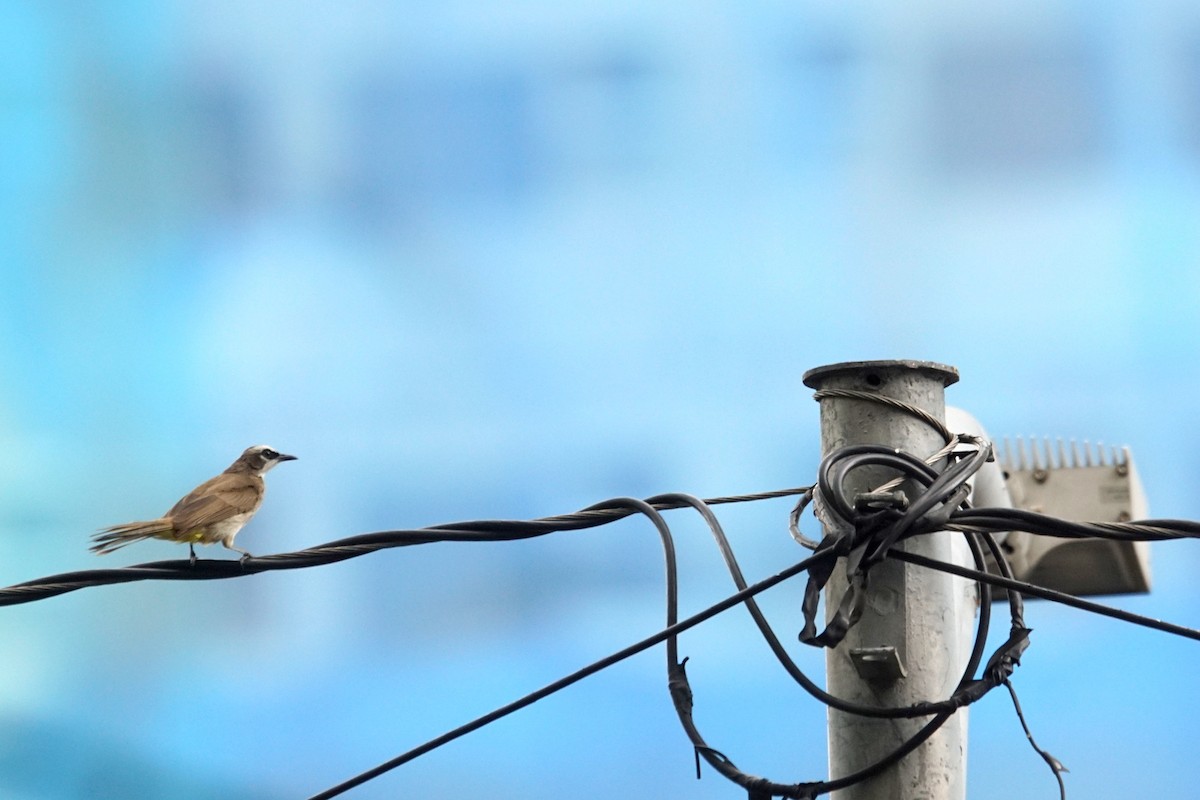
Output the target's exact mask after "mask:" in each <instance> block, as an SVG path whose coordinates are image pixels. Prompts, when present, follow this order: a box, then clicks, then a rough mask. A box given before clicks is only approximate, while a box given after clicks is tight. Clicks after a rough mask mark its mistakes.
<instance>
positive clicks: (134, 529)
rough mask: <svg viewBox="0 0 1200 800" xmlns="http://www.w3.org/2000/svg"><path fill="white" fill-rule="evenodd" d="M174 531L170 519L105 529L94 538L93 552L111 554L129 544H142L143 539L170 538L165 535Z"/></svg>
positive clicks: (125, 524)
mask: <svg viewBox="0 0 1200 800" xmlns="http://www.w3.org/2000/svg"><path fill="white" fill-rule="evenodd" d="M173 530H174V527H173V526H172V525H171V521H170V520H169V519H166V518H165V517H164V518H160V519H150V520H146V521H144V522H124V523H121V524H120V525H113V526H112V527H111V528H104V529H103V530H101V531H99V532H98V533H96V534H95V535H93V536H92V541H93V542H95V544H93V545H92V547H91V550H92V552H93V553H96V554H97V555H104V554H105V553H111V552H112V551H114V550H116V549H117V548H119V547H124V546H125V545H127V544H133V543H134V542H140V541H141V540H142V539H156V538H170V537H169V536H167V537H164V536H163V534H164V533H165V534H169V533H171V532H172V531H173Z"/></svg>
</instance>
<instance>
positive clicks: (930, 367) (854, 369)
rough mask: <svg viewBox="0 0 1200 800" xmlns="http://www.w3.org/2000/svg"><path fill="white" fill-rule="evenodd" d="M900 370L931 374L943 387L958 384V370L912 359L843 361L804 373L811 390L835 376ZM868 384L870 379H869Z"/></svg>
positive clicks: (805, 382)
mask: <svg viewBox="0 0 1200 800" xmlns="http://www.w3.org/2000/svg"><path fill="white" fill-rule="evenodd" d="M899 370H916V371H918V372H925V373H930V374H931V375H933V376H935V377H938V378H940V379H941V381H942V385H943V386H949V385H951V384H953V383H958V370H957V369H955V368H954V367H951V366H949V365H948V364H939V363H937V362H936V361H914V360H911V359H897V360H890V361H886V360H885V361H842V362H839V363H837V364H826V365H824V366H821V367H813V368H812V369H810V370H808V371H807V372H805V373H804V378H803V380H804V385H805V386H807V387H808V388H810V389H820V388H821V386H822V385H823V384H824V383H825V381H826V379H828V378H830V377H832V376H834V375H844V374H846V373H863V374H864V375H867V376H869V375H870V374H871V373H872V372H895V371H899ZM868 382H870V381H869V378H868Z"/></svg>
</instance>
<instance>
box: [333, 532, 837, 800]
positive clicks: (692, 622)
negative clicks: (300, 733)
mask: <svg viewBox="0 0 1200 800" xmlns="http://www.w3.org/2000/svg"><path fill="white" fill-rule="evenodd" d="M814 560H816V557H814V556H809V557H808V558H806V559H804V560H803V561H800V562H798V563H796V564H793V565H792V566H790V567H788V568H787V569H784V570H782V571H780V572H777V573H776V574H774V575H772V576H770V577H768V578H764V579H763V580H761V581H758V582H757V583H754V584H752V585H750V586H747V587H746V588H745V589H743V590H741V591H739V592H737V593H735V594H732V595H730V596H729V597H726V598H725V599H724V600H721V601H720V602H718V603H714V604H713V605H711V606H709V607H708V608H706V609H704V610H703V611H699V612H697V613H695V614H692V615H691V616H689V617H686V618H685V619H682V620H679V621H678V622H676V623H675V624H673V625H671V626H670V627H667V628H664V629H663V630H660V631H658V632H657V633H655V634H653V635H651V636H647V637H646V638H644V639H642V640H641V641H639V642H635V643H634V644H631V645H629V646H628V647H625V648H622V649H621V650H618V651H617V652H615V653H613V654H611V655H609V656H605V657H604V658H602V659H600V660H599V661H596V662H594V663H592V664H589V665H588V666H586V667H583V668H582V669H579V670H576V671H575V672H573V673H571V674H570V675H567V676H565V677H563V678H560V679H558V680H556V681H554V682H553V683H549V684H547V685H546V686H544V687H542V688H541V689H538V690H537V691H535V692H531V693H529V694H527V695H525V696H524V697H522V698H520V699H518V700H515V701H513V702H512V703H509V704H507V705H504V706H501V707H500V708H498V709H496V710H494V711H491V712H489V713H487V714H485V715H483V716H481V717H478V718H476V719H474V720H472V721H471V722H468V723H466V724H465V725H462V726H460V727H458V728H455V729H454V730H452V731H449V732H447V733H444V734H442V735H441V736H438V737H436V738H434V739H431V740H429V741H428V742H425V743H424V744H422V745H420V746H418V747H415V748H413V749H412V750H409V751H407V752H405V753H402V754H400V755H399V756H396V757H395V758H393V759H391V760H389V761H385V762H384V763H382V764H380V765H379V766H377V767H373V768H371V769H369V770H367V771H366V772H363V773H361V774H359V775H356V776H355V777H353V778H350V779H349V780H346V781H344V782H342V783H339V784H338V785H337V786H334V787H332V788H330V789H326V790H325V791H323V792H319V793H317V794H315V795H313V796H312V797H311V798H310V799H309V800H328V798H331V797H336V796H338V795H340V794H342V793H344V792H347V791H349V790H350V789H353V788H354V787H356V786H359V785H361V784H363V783H366V782H367V781H369V780H371V779H372V778H376V777H378V776H380V775H382V774H384V773H385V772H388V771H389V770H392V769H395V768H396V767H398V766H400V765H402V764H406V763H408V762H409V761H412V760H413V759H415V758H417V757H419V756H422V755H424V754H425V753H428V752H430V751H432V750H435V749H437V748H438V747H440V746H442V745H444V744H447V743H449V742H451V741H454V740H455V739H458V738H460V737H462V736H464V735H466V734H468V733H470V732H472V731H475V730H478V729H479V728H482V727H483V726H485V725H487V724H489V723H491V722H495V721H496V720H498V719H501V718H502V717H506V716H508V715H509V714H511V713H513V712H514V711H519V710H520V709H522V708H525V707H527V706H530V705H532V704H533V703H536V702H537V701H538V700H542V699H544V698H546V697H549V696H550V695H552V694H554V693H555V692H558V691H560V690H562V689H565V688H567V687H568V686H571V685H572V684H575V683H578V682H579V681H581V680H583V679H584V678H587V677H589V676H591V675H594V674H596V673H597V672H600V671H601V670H604V669H607V668H608V667H611V666H613V665H614V664H617V663H619V662H621V661H624V660H625V659H627V658H629V657H631V656H634V655H637V654H638V653H640V652H642V651H644V650H648V649H650V648H651V647H653V646H655V645H656V644H660V643H662V642H664V641H669V640H670V639H671V638H672V637H674V636H677V635H678V634H680V633H682V632H684V631H686V630H688V629H690V628H694V627H696V626H697V625H699V624H701V623H702V622H706V621H708V620H709V619H711V618H712V617H715V616H716V615H717V614H720V613H722V612H724V611H728V610H729V609H731V608H733V607H735V606H738V605H740V604H741V603H743V602H745V600H746V598H749V597H754V596H755V595H757V594H760V593H762V592H765V591H766V590H767V589H770V588H772V587H774V586H777V585H779V584H780V583H783V582H784V581H786V580H788V579H789V578H794V577H796V576H797V575H801V574H803V573H804V572H805V571H806V570H807V569H808V568H809V567H810V566H811V565H812V562H813V561H814Z"/></svg>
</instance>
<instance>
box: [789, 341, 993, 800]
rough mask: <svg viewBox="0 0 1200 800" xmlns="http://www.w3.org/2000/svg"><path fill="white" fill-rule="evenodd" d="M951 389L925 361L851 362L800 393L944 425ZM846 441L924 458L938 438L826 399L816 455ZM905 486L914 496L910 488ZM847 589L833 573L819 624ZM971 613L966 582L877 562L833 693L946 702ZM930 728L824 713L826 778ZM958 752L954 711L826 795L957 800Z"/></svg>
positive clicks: (878, 473)
mask: <svg viewBox="0 0 1200 800" xmlns="http://www.w3.org/2000/svg"><path fill="white" fill-rule="evenodd" d="M957 380H958V371H957V370H955V369H954V368H953V367H948V366H945V365H942V364H934V363H930V362H924V361H861V362H847V363H842V364H831V365H828V366H824V367H817V368H815V369H811V370H809V371H808V372H806V373H805V374H804V383H805V385H807V386H809V387H811V388H813V389H817V390H830V389H833V390H837V389H843V390H845V389H850V390H855V391H859V392H869V393H872V394H878V395H882V396H886V397H890V398H893V399H895V400H900V401H903V402H905V403H908V404H911V405H914V406H917V407H919V408H921V409H924V410H925V411H927V412H929V413H930V414H932V415H933V416H934V417H936V418H937V419H939V420H944V419H945V411H946V407H945V388H946V387H947V386H949V385H950V384H952V383H954V382H955V381H957ZM851 444H879V445H886V446H888V447H895V448H898V449H901V450H905V451H907V452H910V453H912V454H914V455H916V456H918V457H920V458H926V457H927V456H929V455H931V454H933V453H934V452H936V451H937V450H939V449H940V448H941V447H942V446H943V445H944V444H945V441H944V440H943V439H942V436H941V435H940V434H939V433H938V432H937V431H936V430H934V429H933V428H932V427H930V425H929V423H928V422H925V421H922V420H921V419H919V418H917V417H916V416H914V415H913V414H911V413H910V412H906V411H904V410H903V409H902V408H895V407H892V406H888V405H884V404H881V403H878V402H873V401H870V400H866V399H856V398H850V397H845V396H832V397H826V398H824V399H823V400H822V401H821V452H822V453H823V454H827V453H829V452H831V451H833V450H836V449H838V448H840V447H843V446H845V445H851ZM893 476H894V474H893V473H890V472H889V471H888V470H886V469H881V468H863V469H860V470H856V471H854V472H852V473H850V474H849V476H848V478H847V483H848V486H849V487H850V489H851V491H866V490H868V489H872V488H874V487H876V486H878V485H880V484H881V483H883V482H884V481H886V480H888V479H890V478H891V477H893ZM901 488H902V490H904V491H905V492H906V493H907V494H909V497H910V498H911V497H912V496H913V495H912V493H911V490H912V488H913V487H912V486H911V485H910V484H908V483H906V484H904V485H902V487H901ZM956 537H957V538H956ZM902 546H903V548H904V549H905V550H908V551H910V552H915V553H920V554H922V555H925V556H929V557H931V558H937V559H940V560H945V561H954V562H956V563H960V564H966V563H967V560H968V559H967V556H966V547H965V545H963V544H962V542H961V537H959V536H958V535H956V534H954V535H952V534H951V533H949V532H945V531H943V532H939V533H933V534H929V535H924V536H919V537H915V538H913V539H910V540H908V541H906V542H904V544H903V545H902ZM845 588H846V574H845V568H844V564H839V565H838V568H837V570H836V571H835V572H834V575H833V578H832V580H831V581H830V583H829V585H828V589H827V594H826V601H827V603H826V605H827V615H828V612H829V608H830V607H831V606H833V607H835V606H836V603H837V602H838V601H839V600H840V598H841V596H842V593H843V592H844V591H845ZM830 598H832V602H830ZM976 604H977V601H976V600H975V587H974V585H973V584H971V583H969V582H967V581H965V580H964V579H962V578H954V577H952V576H949V575H946V574H945V573H942V572H936V571H933V570H929V569H923V568H921V567H916V566H912V565H908V564H904V563H902V562H900V561H896V560H890V559H889V560H885V561H884V562H882V563H880V564H878V565H876V566H875V567H874V568H872V570H871V573H870V582H869V586H868V590H867V596H866V604H865V608H864V611H863V615H862V618H861V619H860V620H859V622H858V623H857V624H856V625H855V626H854V627H853V628H851V629H850V632H849V634H848V635H847V636H846V638H845V639H844V640H843V641H842V642H841V643H840V644H838V646H837V647H835V648H832V649H829V650H827V651H826V674H827V686H828V689H829V691H830V692H832V693H833V694H835V695H837V696H839V697H843V698H845V699H847V700H852V701H854V702H857V703H862V704H866V705H872V706H878V707H901V706H908V705H911V704H913V703H916V702H919V701H923V700H941V699H945V698H946V697H949V696H950V694H952V693H953V691H954V689H955V687H956V684H957V683H958V680H959V678H960V677H961V673H962V670H963V669H964V667H965V665H966V661H967V657H968V655H969V651H970V645H971V630H972V627H973V620H974V613H975V609H976ZM888 648H893V649H894V650H888ZM892 652H894V654H895V655H896V656H898V660H899V663H898V664H896V665H889V663H887V662H888V658H885V657H884V656H885V655H886V656H889V657H890V655H891V653H892ZM864 675H865V676H867V677H863V676H864ZM927 721H928V718H924V717H922V718H917V719H911V720H905V719H898V720H891V719H874V718H869V717H861V716H857V715H853V714H847V713H844V712H841V711H836V710H834V709H830V710H829V769H830V776H831V777H833V778H839V777H842V776H845V775H848V774H851V773H853V772H856V771H858V770H860V769H863V768H864V767H868V766H870V765H871V764H873V763H875V762H876V761H878V760H879V759H881V758H883V757H884V756H886V755H888V754H889V753H890V752H892V751H893V750H895V749H896V748H897V747H898V746H899V745H901V744H902V743H903V742H904V741H905V740H906V739H907V738H909V737H910V736H911V735H912V734H913V733H914V732H915V731H916V730H917V729H919V728H920V727H921V726H922V725H923V724H924V723H925V722H927ZM966 750H967V712H966V709H962V710H960V711H958V712H957V713H956V714H955V715H954V716H953V717H952V718H951V719H949V720H948V721H947V722H946V723H945V725H943V726H942V728H941V729H940V730H939V731H938V732H937V733H936V734H934V735H933V737H932V738H930V739H929V740H928V741H926V742H925V743H924V744H922V745H921V746H920V747H919V748H917V749H916V750H915V751H914V752H912V753H910V754H909V755H908V756H907V757H905V758H904V759H903V760H902V761H900V762H899V763H898V764H895V765H893V766H891V767H890V768H888V769H887V770H885V771H884V772H883V773H881V774H880V775H878V776H876V777H874V778H871V779H869V780H867V781H864V782H862V783H859V784H856V785H854V786H852V787H849V788H846V789H843V790H841V791H837V792H834V793H833V795H832V797H833V798H834V800H963V798H965V797H966Z"/></svg>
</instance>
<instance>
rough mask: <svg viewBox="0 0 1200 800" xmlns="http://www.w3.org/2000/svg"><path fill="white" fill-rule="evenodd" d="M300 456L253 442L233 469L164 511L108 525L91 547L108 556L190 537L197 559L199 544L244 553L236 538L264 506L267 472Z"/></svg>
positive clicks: (190, 543) (189, 547) (94, 537)
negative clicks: (138, 545) (159, 541)
mask: <svg viewBox="0 0 1200 800" xmlns="http://www.w3.org/2000/svg"><path fill="white" fill-rule="evenodd" d="M295 459H296V457H295V456H289V455H284V454H283V453H280V452H278V451H276V450H272V449H271V448H270V447H267V446H266V445H265V444H258V445H255V446H254V447H249V448H247V449H246V452H244V453H242V454H241V456H239V457H238V460H237V461H234V462H233V463H232V464H230V465H229V469H227V470H225V471H224V472H222V473H221V474H220V475H218V476H217V477H215V478H210V479H209V480H206V481H205V482H204V483H202V484H200V485H199V486H197V487H196V488H195V489H192V491H190V492H188V493H187V494H186V495H184V497H183V499H182V500H180V501H179V502H178V503H176V504H175V505H174V506H172V507H171V510H170V511H168V512H167V513H166V515H165V516H162V517H159V518H158V519H151V520H146V521H145V522H126V523H123V524H121V525H113V526H112V527H111V528H104V529H103V530H101V531H100V532H99V533H97V534H95V535H94V536H93V537H92V541H93V542H95V544H93V545H92V551H93V552H95V553H98V554H101V555H103V554H104V553H111V552H112V551H114V550H116V549H117V548H119V547H124V546H125V545H127V544H132V543H133V542H140V541H141V540H142V539H166V540H167V541H169V542H187V544H188V550H189V551H190V552H191V554H192V563H193V564H194V563H196V547H195V546H196V544H214V543H216V542H220V543H221V544H223V545H225V547H227V548H229V549H230V550H236V551H237V552H239V553H241V554H242V557H243V558H245V557H247V556H249V555H250V553H248V552H246V551H245V550H243V549H242V548H240V547H234V546H233V537H235V536H237V533H238V531H240V530H241V529H242V526H243V525H245V524H246V523H247V522H249V521H250V518H251V517H253V516H254V512H255V511H258V507H259V506H261V505H262V501H263V493H264V492H265V491H266V483H265V482H264V481H263V475H265V474H266V473H267V472H268V471H269V470H270V469H271V468H272V467H274V466H275V465H276V464H279V463H281V462H283V461H294V460H295Z"/></svg>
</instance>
